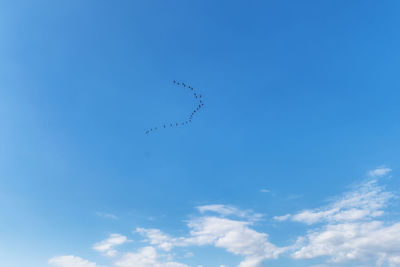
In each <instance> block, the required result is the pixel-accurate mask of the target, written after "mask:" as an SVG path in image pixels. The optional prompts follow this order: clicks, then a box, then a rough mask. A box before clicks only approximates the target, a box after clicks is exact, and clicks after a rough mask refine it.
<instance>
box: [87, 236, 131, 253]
mask: <svg viewBox="0 0 400 267" xmlns="http://www.w3.org/2000/svg"><path fill="white" fill-rule="evenodd" d="M126 242H129V240H128V238H127V237H126V236H123V235H120V234H111V235H110V236H109V237H108V238H107V239H105V240H103V241H101V242H99V243H96V244H94V246H93V249H94V250H97V251H99V252H102V253H104V255H106V256H110V257H113V256H115V255H117V251H116V250H115V249H114V247H115V246H118V245H122V244H124V243H126Z"/></svg>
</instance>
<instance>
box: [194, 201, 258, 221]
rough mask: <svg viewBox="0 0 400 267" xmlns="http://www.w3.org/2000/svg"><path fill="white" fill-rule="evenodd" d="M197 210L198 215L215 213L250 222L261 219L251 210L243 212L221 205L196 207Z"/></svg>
mask: <svg viewBox="0 0 400 267" xmlns="http://www.w3.org/2000/svg"><path fill="white" fill-rule="evenodd" d="M197 209H198V210H199V211H200V213H206V212H215V213H218V214H220V215H222V216H236V217H239V218H245V219H248V220H251V221H257V220H260V219H261V218H262V217H263V215H262V214H260V213H254V212H253V211H251V210H245V211H244V210H240V209H238V208H236V207H233V206H229V205H221V204H214V205H204V206H198V207H197Z"/></svg>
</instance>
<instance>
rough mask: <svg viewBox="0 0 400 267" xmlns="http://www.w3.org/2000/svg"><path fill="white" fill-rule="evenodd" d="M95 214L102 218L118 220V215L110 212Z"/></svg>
mask: <svg viewBox="0 0 400 267" xmlns="http://www.w3.org/2000/svg"><path fill="white" fill-rule="evenodd" d="M96 215H97V216H99V217H100V218H103V219H111V220H118V217H117V216H116V215H114V214H111V213H105V212H96Z"/></svg>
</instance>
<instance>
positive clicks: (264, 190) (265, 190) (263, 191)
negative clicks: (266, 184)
mask: <svg viewBox="0 0 400 267" xmlns="http://www.w3.org/2000/svg"><path fill="white" fill-rule="evenodd" d="M260 192H261V193H271V190H268V189H265V188H263V189H260Z"/></svg>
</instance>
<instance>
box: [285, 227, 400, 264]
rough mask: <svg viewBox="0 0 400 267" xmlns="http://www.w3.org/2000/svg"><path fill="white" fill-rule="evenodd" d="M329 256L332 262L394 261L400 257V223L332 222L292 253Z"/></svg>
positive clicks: (312, 233) (308, 255)
mask: <svg viewBox="0 0 400 267" xmlns="http://www.w3.org/2000/svg"><path fill="white" fill-rule="evenodd" d="M321 256H328V257H330V260H331V261H332V262H336V263H341V262H345V261H350V260H357V261H369V260H375V261H376V262H377V265H378V262H384V261H388V262H389V263H392V264H394V263H395V262H396V261H397V259H399V257H400V223H395V224H392V225H388V226H385V225H384V223H383V222H380V221H370V222H353V223H339V224H328V225H326V226H325V227H323V228H322V229H321V230H316V231H313V232H310V233H309V234H308V235H307V244H306V245H304V246H302V247H301V248H300V249H298V250H297V251H296V252H294V253H293V254H292V257H293V258H295V259H312V258H316V257H321Z"/></svg>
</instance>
